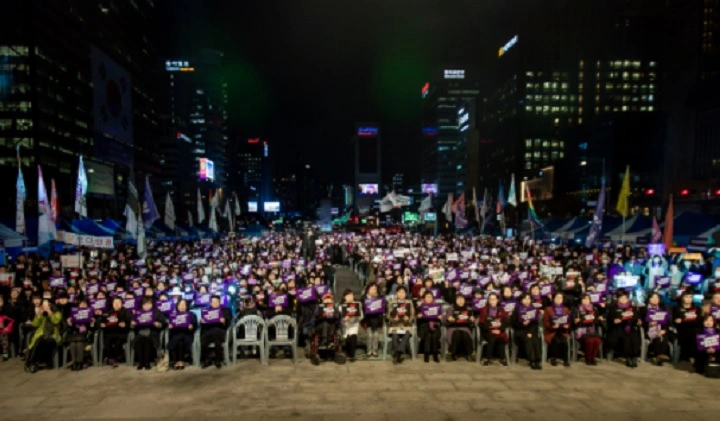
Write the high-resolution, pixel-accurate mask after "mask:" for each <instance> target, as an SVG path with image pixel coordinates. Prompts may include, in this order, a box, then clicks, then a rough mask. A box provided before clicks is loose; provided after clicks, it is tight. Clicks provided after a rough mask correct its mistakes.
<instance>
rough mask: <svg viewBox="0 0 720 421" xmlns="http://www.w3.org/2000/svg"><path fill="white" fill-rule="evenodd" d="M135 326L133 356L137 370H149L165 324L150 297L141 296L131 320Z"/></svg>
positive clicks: (162, 316) (165, 321)
mask: <svg viewBox="0 0 720 421" xmlns="http://www.w3.org/2000/svg"><path fill="white" fill-rule="evenodd" d="M131 325H132V327H133V328H135V341H134V343H133V346H134V347H135V356H136V357H137V364H138V366H137V369H138V370H142V369H145V370H150V364H151V363H152V361H153V360H154V359H155V357H156V355H155V351H156V350H157V348H158V346H159V345H160V333H161V331H162V329H164V328H165V326H167V319H165V315H163V314H162V313H161V312H160V311H158V309H157V308H155V305H154V304H153V299H152V297H143V299H142V301H141V303H140V308H139V309H138V311H137V312H136V313H135V317H134V320H133V321H132V322H131Z"/></svg>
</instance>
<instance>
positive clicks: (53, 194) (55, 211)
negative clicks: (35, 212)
mask: <svg viewBox="0 0 720 421" xmlns="http://www.w3.org/2000/svg"><path fill="white" fill-rule="evenodd" d="M59 213H60V206H59V205H58V197H57V189H56V188H55V179H54V178H51V179H50V220H51V221H52V223H53V224H57V221H58V215H59Z"/></svg>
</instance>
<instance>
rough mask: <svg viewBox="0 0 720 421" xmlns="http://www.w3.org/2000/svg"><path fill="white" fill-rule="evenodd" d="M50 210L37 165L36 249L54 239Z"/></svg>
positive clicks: (53, 225)
mask: <svg viewBox="0 0 720 421" xmlns="http://www.w3.org/2000/svg"><path fill="white" fill-rule="evenodd" d="M51 214H52V209H50V201H49V200H48V195H47V190H46V189H45V182H44V181H43V175H42V169H41V168H40V165H38V247H40V246H43V245H45V244H47V243H49V242H50V241H52V240H54V239H55V224H53V223H52V221H51V220H50V215H51Z"/></svg>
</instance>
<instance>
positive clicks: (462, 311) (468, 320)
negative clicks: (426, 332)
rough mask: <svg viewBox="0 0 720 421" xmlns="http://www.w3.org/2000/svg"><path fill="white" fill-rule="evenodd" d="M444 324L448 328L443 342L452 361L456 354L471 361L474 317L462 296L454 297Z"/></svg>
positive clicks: (455, 358)
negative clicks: (446, 345) (448, 349)
mask: <svg viewBox="0 0 720 421" xmlns="http://www.w3.org/2000/svg"><path fill="white" fill-rule="evenodd" d="M496 297H497V295H496ZM444 322H445V324H446V325H447V327H448V329H447V333H446V335H445V340H446V341H447V342H448V344H449V345H450V355H451V358H452V360H453V361H455V360H457V357H458V354H461V355H463V356H464V357H465V358H466V359H467V360H468V361H472V352H473V340H472V338H473V334H472V332H471V331H470V327H471V326H472V325H473V324H475V317H474V316H473V311H472V308H471V307H470V306H468V305H467V302H466V300H465V296H464V295H462V294H460V293H458V294H456V295H455V304H454V305H453V306H452V307H450V308H448V310H447V312H446V313H445V315H444Z"/></svg>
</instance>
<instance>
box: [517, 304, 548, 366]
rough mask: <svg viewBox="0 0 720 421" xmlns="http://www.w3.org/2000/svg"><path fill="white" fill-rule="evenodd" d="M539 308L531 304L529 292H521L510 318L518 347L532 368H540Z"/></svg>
mask: <svg viewBox="0 0 720 421" xmlns="http://www.w3.org/2000/svg"><path fill="white" fill-rule="evenodd" d="M540 311H541V310H540V309H537V308H535V307H534V306H533V303H532V299H531V298H530V294H527V293H523V294H522V295H521V296H520V300H519V303H518V305H517V306H515V311H514V312H513V315H512V318H511V324H512V327H513V330H514V332H515V340H516V342H517V345H518V348H521V349H523V350H524V351H525V355H526V357H527V359H528V361H529V362H530V368H531V369H533V370H542V363H541V361H542V343H541V342H540V336H539V332H540V327H539V320H540V314H541V313H540Z"/></svg>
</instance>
